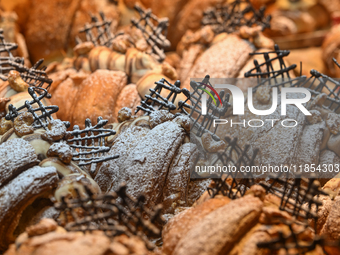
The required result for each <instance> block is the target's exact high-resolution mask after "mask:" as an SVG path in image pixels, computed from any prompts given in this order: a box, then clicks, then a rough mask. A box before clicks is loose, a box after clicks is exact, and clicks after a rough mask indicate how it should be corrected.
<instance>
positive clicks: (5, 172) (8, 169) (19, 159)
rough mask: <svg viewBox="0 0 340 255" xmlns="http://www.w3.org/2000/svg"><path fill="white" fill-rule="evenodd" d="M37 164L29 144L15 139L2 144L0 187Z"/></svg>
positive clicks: (0, 148) (0, 147)
mask: <svg viewBox="0 0 340 255" xmlns="http://www.w3.org/2000/svg"><path fill="white" fill-rule="evenodd" d="M39 162H40V161H39V160H38V157H37V155H36V154H35V151H34V148H33V147H32V145H31V144H30V143H29V142H27V141H25V140H23V139H18V138H15V139H11V140H9V141H7V142H5V143H2V144H1V145H0V187H1V186H3V185H4V184H5V183H7V182H8V181H10V180H12V179H13V178H14V177H15V176H17V175H18V174H20V173H21V172H22V171H24V170H26V169H27V168H29V167H32V166H34V165H37V164H39Z"/></svg>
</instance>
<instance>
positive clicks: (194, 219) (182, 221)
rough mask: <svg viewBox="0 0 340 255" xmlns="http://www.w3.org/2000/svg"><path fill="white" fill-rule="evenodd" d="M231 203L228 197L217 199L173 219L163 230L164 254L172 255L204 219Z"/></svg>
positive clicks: (190, 209)
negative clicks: (186, 236) (181, 241)
mask: <svg viewBox="0 0 340 255" xmlns="http://www.w3.org/2000/svg"><path fill="white" fill-rule="evenodd" d="M229 202H230V199H229V198H227V197H216V198H214V199H209V200H207V201H206V202H204V203H203V204H200V205H198V206H196V207H191V208H189V209H187V210H186V211H184V212H182V213H180V214H178V215H176V216H175V217H174V218H172V219H171V220H170V221H169V222H168V223H167V225H165V227H164V229H163V233H162V237H163V250H162V251H163V253H164V254H166V255H170V254H172V252H173V251H174V249H175V247H176V245H177V244H178V242H179V241H180V240H181V238H182V237H184V236H185V235H186V234H187V233H188V231H189V230H190V229H192V228H193V227H195V226H196V225H197V224H199V222H200V220H201V219H203V217H205V216H206V215H208V214H209V213H211V212H212V211H214V210H216V209H217V208H219V207H221V206H224V205H226V204H228V203H229Z"/></svg>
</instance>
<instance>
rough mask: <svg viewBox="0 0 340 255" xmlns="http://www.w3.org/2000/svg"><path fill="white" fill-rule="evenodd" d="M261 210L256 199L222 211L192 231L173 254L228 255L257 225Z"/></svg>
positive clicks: (242, 200) (235, 202)
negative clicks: (242, 237) (236, 243)
mask: <svg viewBox="0 0 340 255" xmlns="http://www.w3.org/2000/svg"><path fill="white" fill-rule="evenodd" d="M262 207H263V203H262V201H261V200H260V199H259V198H257V197H253V196H245V197H243V198H240V199H236V200H233V201H231V202H230V203H228V204H226V205H224V206H222V207H219V208H218V209H216V210H214V211H213V212H211V213H209V214H208V215H207V216H205V217H204V218H203V219H202V220H201V221H200V222H199V224H197V225H195V226H194V227H193V228H191V229H190V230H189V231H188V232H187V234H186V235H185V236H184V237H183V238H182V239H180V240H179V242H178V244H177V246H176V248H175V250H174V252H173V253H172V254H174V255H182V254H183V255H184V254H186V255H191V254H202V255H218V254H228V252H230V251H231V249H232V248H233V246H234V244H235V242H237V241H238V240H239V239H240V237H241V236H243V235H244V234H245V233H246V232H247V231H248V230H249V229H250V228H251V227H253V226H254V225H255V224H256V222H257V220H258V218H259V217H260V213H261V211H262ZM202 233H204V234H202Z"/></svg>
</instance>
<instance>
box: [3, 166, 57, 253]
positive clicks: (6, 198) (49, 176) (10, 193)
mask: <svg viewBox="0 0 340 255" xmlns="http://www.w3.org/2000/svg"><path fill="white" fill-rule="evenodd" d="M58 180H59V178H58V174H57V170H56V169H55V168H54V167H40V166H35V167H33V168H30V169H28V170H26V171H25V172H23V173H21V174H20V175H19V176H17V178H15V179H14V180H11V181H10V182H9V183H8V184H6V185H5V186H4V187H2V188H1V189H0V211H1V214H0V249H3V248H5V247H6V244H7V243H8V242H9V241H13V240H11V239H12V236H11V233H10V231H12V233H13V231H14V229H15V227H16V226H17V224H18V223H19V219H20V217H21V214H22V212H23V210H24V209H25V208H26V207H27V206H29V205H30V203H33V201H34V200H35V199H36V198H37V197H39V196H42V195H46V192H51V191H52V190H53V188H55V187H56V186H57V183H58ZM5 235H6V236H5ZM8 239H9V240H8Z"/></svg>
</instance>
